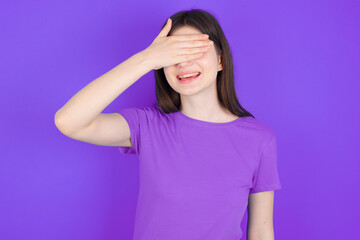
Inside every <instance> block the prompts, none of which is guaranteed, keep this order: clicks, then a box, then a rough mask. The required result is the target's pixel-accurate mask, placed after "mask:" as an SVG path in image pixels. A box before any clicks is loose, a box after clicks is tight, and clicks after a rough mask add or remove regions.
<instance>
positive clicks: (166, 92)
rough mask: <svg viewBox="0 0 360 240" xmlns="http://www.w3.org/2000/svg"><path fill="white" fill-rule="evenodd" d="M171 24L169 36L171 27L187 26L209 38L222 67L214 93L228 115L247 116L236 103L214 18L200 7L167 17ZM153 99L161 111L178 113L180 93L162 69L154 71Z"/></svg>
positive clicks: (230, 66)
mask: <svg viewBox="0 0 360 240" xmlns="http://www.w3.org/2000/svg"><path fill="white" fill-rule="evenodd" d="M170 18H171V20H172V27H171V30H170V31H169V33H168V35H167V36H170V35H171V34H172V33H173V32H174V31H175V29H177V28H179V27H182V26H190V27H194V28H196V29H198V30H199V31H200V32H202V33H204V34H208V35H209V39H210V40H212V41H213V42H214V46H215V49H216V52H217V54H218V55H221V62H222V65H223V69H222V70H220V71H218V75H217V77H216V81H217V82H216V85H217V93H218V98H219V102H220V104H221V105H222V106H223V107H225V108H227V109H228V110H229V111H230V112H231V113H232V114H234V115H237V116H239V117H246V116H251V117H253V118H255V117H254V116H253V115H252V114H251V113H249V112H248V111H247V110H245V109H244V108H243V107H242V106H241V105H240V103H239V101H238V98H237V96H236V92H235V86H234V71H233V61H232V55H231V51H230V47H229V44H228V42H227V40H226V38H225V35H224V33H223V31H222V29H221V27H220V25H219V23H218V21H217V20H216V18H215V17H214V16H213V15H212V14H210V13H208V12H206V11H204V10H201V9H191V10H189V11H181V12H177V13H175V14H173V15H172V16H171V17H170ZM165 25H166V22H165V23H164V25H163V26H162V28H161V29H163V28H164V27H165ZM154 73H155V80H156V82H155V86H156V99H157V103H155V104H154V105H157V106H159V107H160V108H161V109H162V110H163V111H164V112H165V113H171V112H178V111H179V110H180V104H181V102H180V94H179V93H178V92H176V91H175V90H174V89H173V88H172V87H171V86H170V85H169V83H168V82H167V80H166V77H165V74H164V68H160V69H158V70H154Z"/></svg>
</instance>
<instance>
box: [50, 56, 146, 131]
mask: <svg viewBox="0 0 360 240" xmlns="http://www.w3.org/2000/svg"><path fill="white" fill-rule="evenodd" d="M150 70H152V67H151V66H150V61H148V59H147V57H146V53H145V52H144V51H142V52H139V53H136V54H135V55H133V56H131V57H130V58H128V59H127V60H125V61H124V62H122V63H121V64H119V65H117V66H116V67H114V68H113V69H111V70H110V71H108V72H106V73H105V74H103V75H102V76H100V77H98V78H97V79H95V80H93V81H92V82H90V83H89V84H88V85H86V86H85V87H84V88H82V89H81V90H80V91H79V92H77V93H76V94H75V95H74V96H73V97H72V98H71V99H70V100H69V101H68V102H67V103H66V104H65V105H64V106H63V107H62V108H60V109H59V110H58V111H57V112H56V114H55V124H56V126H57V127H58V128H59V129H61V131H62V132H67V133H71V132H73V131H76V130H77V129H81V128H83V127H85V126H87V125H88V124H90V123H91V122H92V121H93V120H94V119H95V118H96V116H98V115H99V114H100V113H101V112H102V111H103V110H104V109H105V108H106V107H107V106H108V105H109V104H110V103H111V102H113V101H114V100H115V99H116V98H117V97H118V96H119V95H120V94H121V93H122V92H124V91H125V90H126V89H127V88H128V87H130V86H131V85H132V84H133V83H134V82H136V81H137V80H138V79H139V78H141V77H142V76H143V75H145V74H146V73H147V72H149V71H150Z"/></svg>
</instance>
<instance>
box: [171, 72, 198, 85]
mask: <svg viewBox="0 0 360 240" xmlns="http://www.w3.org/2000/svg"><path fill="white" fill-rule="evenodd" d="M200 75H201V72H200V74H199V75H197V76H193V77H189V78H185V79H183V80H181V79H180V78H179V76H176V78H177V79H178V80H179V82H180V83H189V82H192V81H193V80H196V79H197V78H198V77H200Z"/></svg>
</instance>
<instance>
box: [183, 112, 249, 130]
mask: <svg viewBox="0 0 360 240" xmlns="http://www.w3.org/2000/svg"><path fill="white" fill-rule="evenodd" d="M177 116H178V117H180V118H181V119H183V120H185V121H187V122H189V123H192V124H196V125H199V126H207V127H225V126H232V125H234V124H236V123H238V122H239V121H240V120H241V118H242V117H238V118H237V119H235V120H232V121H230V122H223V123H216V122H207V121H203V120H198V119H195V118H191V117H189V116H186V115H185V114H184V113H183V112H182V111H181V110H179V111H178V112H177Z"/></svg>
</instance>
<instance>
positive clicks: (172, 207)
mask: <svg viewBox="0 0 360 240" xmlns="http://www.w3.org/2000/svg"><path fill="white" fill-rule="evenodd" d="M117 112H118V113H120V114H121V115H122V116H123V117H124V118H125V119H126V121H127V122H128V124H129V127H130V133H131V143H132V147H118V148H119V150H120V152H121V153H122V154H136V155H137V156H138V159H139V171H140V172H139V177H140V190H139V198H138V203H137V210H136V219H135V229H134V240H144V239H146V240H169V239H171V240H203V239H204V240H205V239H206V240H239V239H241V236H242V231H241V221H242V219H243V216H244V213H245V210H246V208H247V205H248V197H249V193H257V192H263V191H272V190H277V189H281V185H280V180H279V175H278V170H277V152H276V138H275V133H274V131H273V130H272V129H271V128H270V127H269V126H267V125H265V124H264V123H262V122H260V121H259V120H256V119H254V118H252V117H240V118H238V119H236V120H234V121H231V122H226V123H213V122H206V121H201V120H197V119H194V118H190V117H188V116H186V115H184V114H183V113H182V112H181V111H178V112H175V113H168V114H166V113H164V112H163V111H162V109H161V108H160V107H158V106H155V105H154V106H151V107H133V108H124V109H121V110H118V111H117Z"/></svg>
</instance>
